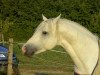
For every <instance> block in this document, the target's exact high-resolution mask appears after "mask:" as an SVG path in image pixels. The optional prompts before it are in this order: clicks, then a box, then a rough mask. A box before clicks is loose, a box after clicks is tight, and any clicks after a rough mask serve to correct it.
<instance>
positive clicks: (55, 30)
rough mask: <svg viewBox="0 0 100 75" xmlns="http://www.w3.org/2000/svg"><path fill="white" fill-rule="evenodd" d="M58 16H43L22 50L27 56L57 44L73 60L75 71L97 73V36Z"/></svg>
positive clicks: (99, 65) (95, 74) (87, 74)
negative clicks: (48, 17) (49, 17)
mask: <svg viewBox="0 0 100 75" xmlns="http://www.w3.org/2000/svg"><path fill="white" fill-rule="evenodd" d="M60 16H61V15H59V16H58V17H56V18H51V19H47V18H46V17H45V16H43V22H41V23H40V25H39V26H38V28H37V29H36V31H35V33H34V35H33V36H32V37H31V38H30V39H29V40H28V41H27V43H25V45H24V46H23V47H22V51H23V53H24V54H25V55H27V56H31V55H33V54H38V53H41V52H44V51H46V50H50V49H52V48H53V47H55V46H56V45H61V46H62V47H63V48H64V49H65V50H66V51H67V52H68V53H69V55H70V56H71V58H72V60H73V61H74V63H75V72H76V73H78V74H80V75H84V74H86V75H92V74H93V75H100V60H98V58H99V57H100V55H99V44H98V40H99V38H98V37H97V36H95V35H93V34H92V33H91V32H90V31H89V30H87V29H86V28H84V27H83V26H81V25H80V24H78V23H76V22H73V21H70V20H67V19H61V18H60ZM97 63H98V64H97Z"/></svg>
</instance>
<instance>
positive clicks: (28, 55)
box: [24, 51, 35, 57]
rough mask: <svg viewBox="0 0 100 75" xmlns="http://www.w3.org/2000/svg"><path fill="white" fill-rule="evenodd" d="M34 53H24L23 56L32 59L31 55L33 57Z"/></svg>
mask: <svg viewBox="0 0 100 75" xmlns="http://www.w3.org/2000/svg"><path fill="white" fill-rule="evenodd" d="M34 53H35V52H34V51H33V52H31V53H28V52H27V51H26V52H25V53H24V55H25V56H27V57H32V55H34Z"/></svg>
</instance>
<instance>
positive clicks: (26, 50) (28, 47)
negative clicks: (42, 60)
mask: <svg viewBox="0 0 100 75" xmlns="http://www.w3.org/2000/svg"><path fill="white" fill-rule="evenodd" d="M36 51H37V48H36V47H34V46H32V45H25V46H23V47H22V52H23V54H24V55H26V56H28V57H31V56H32V55H33V54H34V53H35V52H36Z"/></svg>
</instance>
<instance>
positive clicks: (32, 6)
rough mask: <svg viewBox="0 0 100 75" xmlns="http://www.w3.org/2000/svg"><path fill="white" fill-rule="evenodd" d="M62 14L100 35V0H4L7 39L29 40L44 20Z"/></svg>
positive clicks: (1, 21) (2, 27) (2, 23)
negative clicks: (43, 18)
mask: <svg viewBox="0 0 100 75" xmlns="http://www.w3.org/2000/svg"><path fill="white" fill-rule="evenodd" d="M60 13H61V14H62V17H63V18H67V19H70V20H73V21H75V22H78V23H80V24H82V25H83V26H85V27H86V28H88V29H89V30H90V31H92V32H93V33H96V34H97V35H99V36H100V0H0V31H2V32H3V33H4V35H5V39H7V38H8V37H13V38H14V40H16V41H22V40H23V41H24V40H27V39H28V38H29V37H31V35H32V34H33V32H34V30H35V28H36V27H37V26H38V24H39V23H40V22H41V21H42V17H41V14H44V15H45V16H47V17H48V18H51V17H56V16H58V15H59V14H60Z"/></svg>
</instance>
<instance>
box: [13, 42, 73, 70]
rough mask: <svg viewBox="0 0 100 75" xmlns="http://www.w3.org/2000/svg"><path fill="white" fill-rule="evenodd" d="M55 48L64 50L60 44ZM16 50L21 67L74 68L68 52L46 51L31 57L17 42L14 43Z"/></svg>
mask: <svg viewBox="0 0 100 75" xmlns="http://www.w3.org/2000/svg"><path fill="white" fill-rule="evenodd" d="M20 47H21V46H20ZM54 50H57V51H64V49H63V48H62V47H60V46H57V47H55V48H54ZM14 52H15V53H16V56H17V58H18V59H19V67H20V68H29V69H45V70H47V69H51V70H52V69H54V70H69V69H71V70H73V69H72V67H73V61H72V60H71V58H70V56H69V55H68V54H67V53H58V52H52V51H46V52H43V53H40V54H37V55H33V56H32V57H31V58H29V57H26V56H24V55H23V54H22V52H21V48H19V47H18V45H17V44H14Z"/></svg>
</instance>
